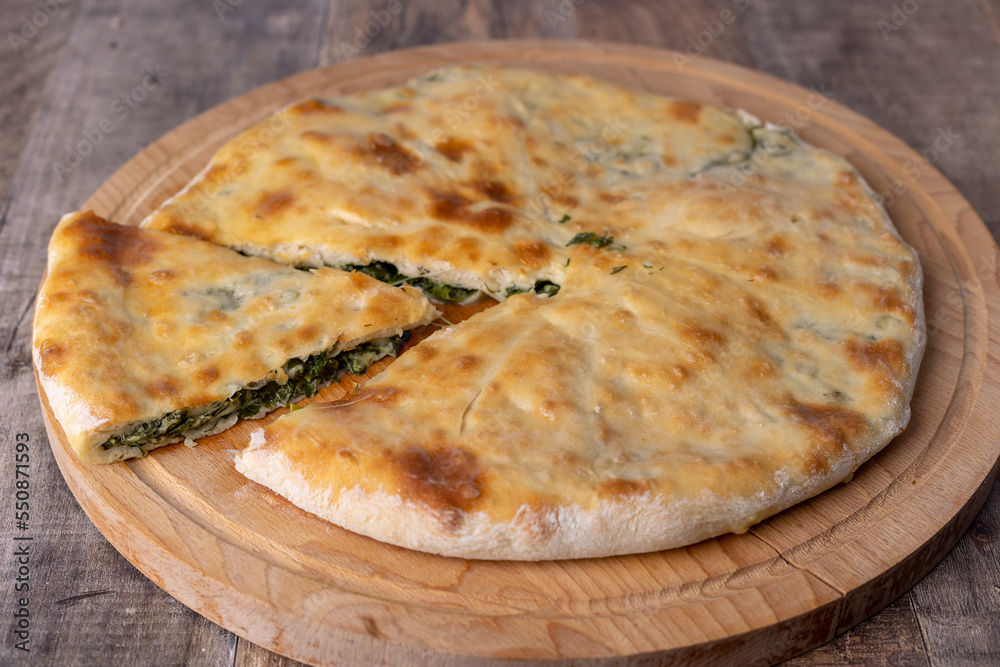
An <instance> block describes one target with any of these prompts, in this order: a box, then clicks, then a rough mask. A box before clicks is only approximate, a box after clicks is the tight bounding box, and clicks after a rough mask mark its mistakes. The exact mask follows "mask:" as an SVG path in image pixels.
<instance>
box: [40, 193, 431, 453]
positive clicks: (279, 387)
mask: <svg viewBox="0 0 1000 667" xmlns="http://www.w3.org/2000/svg"><path fill="white" fill-rule="evenodd" d="M436 316H437V311H436V310H435V309H434V307H433V306H431V305H430V304H429V303H428V301H427V300H426V299H425V298H424V297H423V296H422V295H421V294H420V292H419V291H417V290H416V289H413V288H411V287H408V286H404V288H402V289H400V288H397V287H393V286H390V285H386V284H384V283H381V282H379V281H377V280H374V279H372V278H370V277H368V276H365V275H363V274H360V273H345V272H342V271H335V270H332V269H319V270H315V271H302V270H298V269H294V268H291V267H288V266H283V265H280V264H276V263H274V262H271V261H269V260H265V259H259V258H252V257H245V256H243V255H240V254H239V253H236V252H233V251H232V250H228V249H226V248H222V247H219V246H216V245H213V244H210V243H206V242H204V241H201V240H199V239H196V238H192V237H189V236H181V235H176V234H168V233H165V232H160V231H155V230H144V229H140V228H136V227H128V226H123V225H118V224H114V223H111V222H108V221H106V220H104V219H102V218H100V217H98V216H97V215H95V214H94V213H92V212H87V213H74V214H70V215H67V216H65V217H64V218H63V219H62V220H61V221H60V223H59V225H58V226H57V228H56V230H55V232H54V233H53V236H52V240H51V242H50V245H49V257H48V273H47V275H46V277H45V280H44V282H43V284H42V286H41V289H40V292H39V297H38V304H37V307H36V311H35V321H34V340H33V354H34V360H35V365H36V367H37V370H38V376H39V380H40V383H41V386H42V387H43V389H44V391H45V393H46V395H47V396H48V398H49V401H50V405H51V406H52V409H53V411H54V413H55V416H56V418H57V419H58V420H59V423H60V424H61V425H62V427H63V430H64V431H65V432H66V436H67V438H68V440H69V442H70V444H71V445H72V446H73V448H74V450H75V451H76V452H77V453H78V454H79V455H80V456H81V457H82V458H85V459H90V460H94V461H99V462H111V461H118V460H121V459H126V458H131V457H134V456H143V455H145V453H146V452H147V451H149V450H150V449H153V448H156V447H160V446H162V445H165V444H169V443H171V442H177V441H179V440H184V439H188V440H194V439H197V438H199V437H202V436H205V435H209V434H211V433H216V432H219V431H221V430H224V429H225V428H228V427H229V426H231V425H232V424H233V423H234V422H235V421H236V420H237V419H238V418H241V417H242V418H256V417H259V416H262V415H263V414H264V413H266V412H267V411H269V410H271V409H273V408H275V407H278V406H280V405H285V404H287V403H288V402H289V401H291V400H294V399H298V398H299V397H301V396H311V395H313V394H314V393H315V392H316V389H317V388H318V387H319V386H321V385H322V384H325V383H327V382H330V381H331V380H333V379H335V378H336V377H337V376H338V375H339V374H342V373H343V372H344V371H346V370H349V371H351V372H355V373H359V372H362V371H363V370H364V369H365V368H366V367H367V366H368V365H369V364H370V363H372V362H374V361H375V360H377V359H379V358H381V357H383V356H386V355H388V354H396V353H398V351H399V349H400V345H401V337H402V336H403V334H404V332H405V331H407V330H409V329H411V328H413V327H416V326H419V325H422V324H426V323H428V322H430V321H431V320H432V319H434V318H435V317H436Z"/></svg>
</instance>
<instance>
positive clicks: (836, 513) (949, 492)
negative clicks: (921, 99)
mask: <svg viewBox="0 0 1000 667" xmlns="http://www.w3.org/2000/svg"><path fill="white" fill-rule="evenodd" d="M674 55H675V54H672V53H668V52H662V51H656V50H651V49H643V48H637V47H626V46H612V45H602V44H587V43H572V44H570V43H552V42H550V43H542V42H530V41H529V42H520V43H510V42H508V43H492V44H489V43H486V44H456V45H448V46H443V47H431V48H425V49H418V50H413V51H409V52H394V53H390V54H386V55H382V56H378V57H376V58H372V59H360V60H356V61H353V62H352V63H351V64H350V66H335V67H331V68H324V69H321V70H315V71H311V72H306V73H303V74H300V75H297V76H295V77H292V78H290V79H287V80H284V81H281V82H278V83H276V84H272V85H270V86H266V87H265V88H262V89H259V90H257V91H253V92H251V93H248V94H246V95H243V96H240V97H238V98H236V99H233V100H231V101H229V102H227V103H225V104H223V105H222V106H220V107H217V108H216V109H213V110H212V111H210V112H208V113H207V114H204V115H202V116H200V117H198V118H196V119H194V120H193V121H191V122H189V123H187V124H185V125H184V126H182V127H180V128H178V129H177V130H176V131H174V132H172V133H170V134H168V135H167V136H166V137H164V138H163V139H162V140H160V141H158V142H156V143H155V144H153V145H151V146H149V147H148V148H147V149H146V150H144V151H143V152H141V153H140V154H139V155H138V156H136V157H135V158H134V159H133V160H131V161H130V162H129V163H127V164H126V165H125V167H123V168H122V169H121V170H120V171H119V172H118V173H116V174H115V175H114V176H113V177H112V178H111V179H110V180H109V181H108V182H107V183H106V184H105V185H104V186H102V188H101V189H100V190H98V192H97V193H96V194H95V195H94V197H93V198H92V199H91V200H90V201H89V202H88V205H90V206H92V207H93V208H95V209H96V210H97V211H98V213H101V214H104V215H108V216H111V217H113V218H115V219H118V220H120V221H122V222H126V223H132V224H134V223H136V222H138V220H140V219H141V218H142V217H143V216H144V215H145V214H146V213H148V212H149V210H151V208H152V207H154V206H156V205H157V204H159V203H160V202H161V201H162V200H163V199H164V198H165V197H166V196H169V195H170V194H171V193H173V192H174V191H176V189H178V188H179V187H180V186H181V185H183V184H184V183H185V182H186V181H187V180H188V179H189V178H190V177H191V176H192V175H194V174H195V173H196V172H197V171H199V170H200V168H201V167H202V166H203V165H204V164H205V162H206V161H207V160H208V158H209V157H210V156H211V154H212V153H213V152H214V151H215V150H216V149H217V148H218V146H219V145H221V143H223V142H224V141H225V140H226V139H228V138H230V137H231V136H232V135H233V134H234V133H235V132H236V131H237V130H238V129H239V128H241V127H244V126H246V125H248V124H249V123H251V122H253V121H255V120H258V119H260V118H261V117H263V116H264V115H266V114H267V113H268V112H269V111H270V110H273V109H275V108H277V107H279V106H281V105H282V104H284V103H288V102H291V101H293V100H295V99H298V98H301V97H306V96H309V95H324V94H330V93H340V92H351V91H354V90H360V89H364V88H371V87H378V86H382V85H390V84H394V83H398V82H400V81H402V80H404V79H405V78H407V77H408V76H412V75H416V74H419V73H422V72H423V71H425V70H426V69H428V68H430V67H433V66H437V65H443V64H450V63H454V62H465V61H472V60H479V61H484V60H485V61H491V62H502V63H509V64H519V65H532V66H535V67H541V68H545V69H550V70H555V71H567V72H584V73H590V74H594V75H597V76H603V77H606V78H609V79H613V80H616V81H620V82H622V83H625V84H626V85H632V86H635V87H639V88H646V89H650V90H654V91H656V92H663V93H668V94H674V95H678V96H682V97H687V98H690V99H696V100H698V101H702V102H707V103H714V104H723V105H727V106H732V107H740V108H745V109H747V110H749V111H751V112H753V113H756V114H757V115H759V116H761V117H763V118H765V119H768V120H775V121H780V120H782V119H787V118H798V117H800V116H802V117H804V118H805V120H804V121H803V122H801V123H800V124H799V125H798V127H797V129H798V131H799V132H800V134H801V135H802V136H803V137H804V138H805V139H806V140H808V141H810V142H812V143H814V144H817V145H820V146H824V147H827V148H829V149H831V150H834V151H836V152H838V153H841V154H843V155H845V156H846V157H848V159H850V160H851V161H852V162H853V163H854V164H855V165H856V166H857V167H858V168H859V169H860V170H861V172H862V173H863V174H864V175H865V177H866V178H867V179H868V180H869V182H870V183H871V184H872V185H873V187H874V188H875V189H876V191H891V190H892V188H893V187H895V188H896V189H897V190H899V194H898V195H897V196H895V197H894V198H893V200H892V205H891V206H890V212H891V214H892V216H893V218H894V220H895V221H896V223H897V226H898V227H899V228H900V231H901V232H902V234H903V235H904V237H906V238H907V240H908V241H909V242H910V243H911V244H913V245H914V246H915V247H916V248H917V250H918V252H919V254H920V257H921V262H922V264H923V267H924V271H925V275H926V285H927V290H926V294H925V303H926V307H927V313H928V321H929V322H930V327H929V328H930V333H931V337H930V342H929V346H928V352H927V355H926V357H925V361H924V365H923V368H922V370H921V376H920V380H919V382H918V390H917V393H916V395H915V397H914V415H915V416H914V420H913V422H912V424H911V426H910V428H908V429H907V431H906V433H905V434H904V435H902V436H901V437H899V438H897V439H896V440H895V441H894V442H893V443H891V444H890V445H889V447H887V448H886V450H884V451H883V452H882V453H881V454H879V455H878V456H877V457H876V458H875V459H873V461H871V462H870V463H869V464H867V465H866V466H864V467H863V468H862V469H861V470H859V472H858V474H857V475H856V477H855V480H854V481H853V482H852V483H851V484H848V485H843V486H840V487H837V488H835V489H832V490H831V491H830V492H828V493H826V494H823V495H822V496H821V497H819V498H817V499H814V500H812V501H808V502H806V503H803V504H802V505H800V506H797V507H795V508H793V509H791V510H789V511H787V512H785V513H782V514H780V515H778V516H777V517H774V518H772V519H770V520H768V521H767V522H765V523H763V524H761V525H759V526H757V527H755V528H754V529H752V530H751V531H750V532H749V533H747V534H745V535H742V536H724V537H721V538H717V539H715V540H708V541H706V542H703V543H700V544H698V545H694V546H692V547H688V548H685V549H677V550H672V551H668V552H663V553H657V554H643V555H637V556H629V557H619V558H610V559H599V560H585V561H569V562H554V563H534V564H532V563H528V564H525V563H490V562H473V561H463V560H460V559H446V558H441V557H436V556H430V555H426V554H419V553H415V552H410V551H407V550H404V549H399V548H396V547H390V546H387V545H384V544H381V543H378V542H375V541H373V540H369V539H367V538H363V537H360V536H357V535H354V534H351V533H348V532H347V531H343V530H340V529H337V528H335V527H332V526H330V525H328V524H325V523H324V522H322V521H320V520H318V519H316V518H315V517H312V516H309V515H307V514H305V513H304V512H301V511H300V510H298V509H297V508H294V507H293V506H291V505H289V504H288V503H286V502H285V501H283V500H282V499H280V498H279V497H277V496H274V495H273V494H270V493H269V492H266V491H263V490H261V489H260V487H257V486H256V485H253V484H252V483H249V482H247V481H246V480H245V479H243V478H242V477H241V476H239V475H238V474H237V473H235V471H234V470H233V469H232V457H233V454H234V452H235V450H236V449H237V448H238V447H239V446H241V443H242V442H243V441H245V438H246V435H247V431H248V427H247V426H246V425H237V426H236V427H235V428H234V429H232V430H230V431H228V432H226V433H224V434H220V436H216V437H214V438H211V439H206V441H204V443H203V444H202V445H200V446H199V447H198V448H197V449H195V450H193V451H189V450H186V449H185V448H180V447H174V448H169V449H167V450H162V451H161V452H157V453H156V454H155V455H153V456H151V457H149V458H147V459H143V460H140V461H133V462H129V463H127V464H123V465H117V466H104V467H95V466H89V465H84V464H81V463H80V462H78V461H77V460H76V459H75V458H73V457H72V456H71V455H70V454H71V453H70V451H69V450H68V448H67V447H65V444H64V442H65V440H64V438H62V437H61V433H60V431H59V427H58V424H55V423H54V422H53V420H52V419H51V414H50V413H48V412H46V414H47V425H48V427H49V434H50V441H51V443H52V445H53V452H54V454H55V457H56V460H57V462H58V463H59V465H60V468H61V469H62V471H63V473H64V475H65V477H66V480H67V483H68V484H69V486H70V488H71V489H72V491H73V492H74V494H75V495H76V497H77V499H78V500H79V501H80V503H81V505H82V506H83V507H84V509H85V510H86V511H87V512H88V514H89V515H90V517H91V518H92V519H93V520H94V522H95V524H96V525H97V526H98V527H99V528H100V529H101V530H102V532H103V533H104V534H105V535H106V536H107V537H108V539H109V540H110V541H111V543H112V544H114V545H115V546H116V548H118V549H119V550H120V551H121V552H122V553H123V554H124V555H125V556H126V557H127V558H128V559H129V560H131V561H132V562H133V563H135V564H136V566H137V567H139V569H141V570H142V571H143V572H144V573H145V574H146V575H147V576H149V577H150V578H151V579H153V581H155V582H156V583H158V584H159V585H161V586H163V587H164V588H165V589H166V590H167V591H168V592H170V593H171V594H172V595H174V596H175V597H177V598H178V599H179V600H181V601H183V602H184V603H185V604H187V605H189V606H191V607H192V608H194V609H196V610H197V611H199V613H201V614H203V615H205V616H207V617H208V618H210V619H211V620H213V621H216V622H218V623H220V624H221V625H223V626H225V627H227V628H229V629H231V630H233V631H234V632H236V633H237V634H240V635H241V636H244V637H247V638H249V639H251V640H252V641H254V642H256V643H259V644H261V645H264V646H266V647H268V648H271V649H273V650H276V651H278V652H280V653H283V654H286V655H289V656H291V657H293V658H296V659H300V660H305V661H308V662H315V663H320V662H337V661H344V662H347V663H349V664H358V663H360V662H375V661H382V660H388V661H389V662H393V663H396V662H412V661H415V660H421V661H427V662H430V663H432V664H442V665H443V664H459V663H461V662H463V661H464V660H465V659H466V658H471V657H473V656H475V657H482V658H490V659H492V660H493V661H504V660H509V659H526V658H535V659H539V658H542V659H544V658H550V659H555V658H578V659H584V660H588V661H589V662H591V663H593V664H601V663H605V664H641V663H642V662H643V661H645V660H650V659H655V660H656V661H657V662H660V661H683V662H685V663H706V664H707V663H710V662H713V661H715V660H718V659H720V658H724V659H727V660H730V661H733V662H740V663H767V662H773V661H776V660H780V659H783V658H787V657H790V656H793V655H796V654H797V653H800V652H802V651H804V650H807V649H809V648H811V647H813V646H815V645H817V644H820V643H822V642H824V641H826V640H828V639H830V638H831V637H833V636H834V635H835V634H836V633H838V632H842V631H844V630H846V629H847V628H849V627H851V626H853V625H854V624H856V623H858V622H860V621H862V620H864V619H865V618H867V617H868V616H870V615H871V614H872V613H874V612H875V611H877V610H879V609H881V608H882V607H884V606H885V605H886V604H887V603H888V602H890V601H891V600H892V599H894V598H895V597H897V596H898V595H899V594H900V593H901V592H903V591H904V590H906V589H907V588H908V587H909V586H910V585H912V584H913V583H914V582H915V581H916V579H917V578H919V577H920V576H921V575H922V574H923V573H924V572H926V571H927V570H928V569H929V568H930V567H931V566H932V565H933V564H934V563H935V562H937V560H938V559H939V558H940V557H941V556H942V555H943V554H944V553H945V552H946V551H947V550H948V549H949V548H950V547H951V545H952V544H954V542H955V541H956V540H957V539H958V537H959V536H960V534H961V532H962V531H963V530H964V529H965V528H966V526H967V525H968V523H969V522H970V521H971V520H972V517H973V516H974V514H975V512H976V510H977V509H978V507H979V506H980V505H981V504H982V502H983V501H984V500H985V495H986V493H987V492H988V490H989V488H990V486H991V484H992V481H993V478H994V476H995V474H996V470H995V464H996V461H997V456H998V451H997V446H996V441H997V434H998V432H1000V423H998V420H997V418H996V417H995V416H994V415H993V414H991V412H990V410H989V406H990V405H991V404H992V403H995V401H996V400H997V398H1000V380H998V371H997V359H996V356H995V352H992V351H991V350H996V349H997V348H996V343H997V342H998V341H997V338H998V333H997V327H996V324H995V322H994V321H992V320H991V319H990V317H991V315H992V316H993V319H994V320H995V317H996V313H997V308H998V306H1000V304H998V298H1000V297H998V289H997V282H996V269H995V267H996V246H995V244H994V243H993V242H992V239H991V238H990V236H989V234H988V232H987V231H986V229H985V227H984V226H983V224H982V222H981V221H979V219H978V218H977V216H976V215H975V213H974V212H973V211H972V210H971V208H970V207H969V206H968V204H967V203H966V202H965V200H964V199H963V198H962V197H961V196H960V195H958V193H957V192H956V191H955V190H954V188H953V187H952V186H951V185H950V184H949V183H948V182H947V181H945V180H944V179H943V178H942V177H941V176H940V174H938V173H937V172H936V171H935V170H934V169H932V168H929V169H926V170H923V171H922V172H921V173H919V174H916V175H914V174H913V172H912V170H911V171H907V170H905V169H904V165H906V163H907V161H908V160H912V159H913V158H914V153H913V151H912V150H911V149H909V148H907V147H906V146H905V145H904V144H902V142H899V141H898V140H896V139H894V138H893V137H892V136H891V135H889V134H888V133H886V132H885V131H883V130H881V129H879V128H878V127H877V126H875V125H874V124H872V123H871V122H869V121H866V120H865V119H863V118H862V117H860V116H858V115H857V114H855V113H853V112H851V111H849V110H848V109H846V108H844V107H841V106H840V105H838V104H836V103H834V102H832V101H830V100H828V99H826V98H825V97H821V98H817V97H816V96H815V93H814V92H810V91H808V90H804V89H801V88H798V87H795V86H792V85H790V84H787V83H784V82H781V81H777V80H774V79H771V78H769V77H766V76H764V75H762V74H759V73H754V72H750V71H747V70H743V69H741V68H738V67H735V66H732V65H726V64H723V63H720V62H717V61H712V60H709V59H706V58H701V59H698V60H697V61H696V62H693V63H686V62H684V61H678V60H677V59H676V58H675V57H674ZM679 62H684V67H683V72H681V71H679V67H678V63H679ZM796 114H798V115H796ZM983 267H987V268H983ZM989 267H992V271H990V270H987V269H989ZM331 391H336V389H334V390H331ZM42 400H43V405H44V400H45V399H44V396H43V397H42ZM192 462H194V463H196V464H197V465H192ZM622 660H624V661H625V662H622Z"/></svg>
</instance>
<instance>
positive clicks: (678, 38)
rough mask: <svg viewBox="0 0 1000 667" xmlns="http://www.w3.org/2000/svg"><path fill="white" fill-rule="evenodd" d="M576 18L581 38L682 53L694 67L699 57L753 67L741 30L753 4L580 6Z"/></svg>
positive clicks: (744, 0) (745, 0)
mask: <svg viewBox="0 0 1000 667" xmlns="http://www.w3.org/2000/svg"><path fill="white" fill-rule="evenodd" d="M576 4H578V5H579V6H577V7H576V9H575V11H574V13H573V17H574V19H575V20H576V22H577V26H576V35H577V37H579V38H580V39H592V40H600V41H615V42H628V43H630V44H645V45H648V46H659V47H664V48H668V49H673V50H675V51H679V52H680V53H681V54H682V55H683V56H684V57H685V58H686V59H690V60H685V62H693V61H694V60H696V59H697V58H699V57H701V56H707V57H710V58H716V59H718V60H728V61H730V62H735V63H739V64H741V65H749V64H751V60H750V56H749V53H748V51H747V46H746V40H745V38H744V35H743V31H742V29H741V27H740V26H741V25H742V23H743V21H744V15H745V14H746V13H747V12H748V11H750V10H751V7H752V5H751V3H750V0H710V1H709V2H698V1H697V0H684V1H683V2H677V3H665V2H657V1H656V0H643V1H642V2H629V3H627V4H624V5H623V4H621V3H616V2H609V1H607V0H602V1H599V2H598V1H593V0H587V1H586V2H577V3H576Z"/></svg>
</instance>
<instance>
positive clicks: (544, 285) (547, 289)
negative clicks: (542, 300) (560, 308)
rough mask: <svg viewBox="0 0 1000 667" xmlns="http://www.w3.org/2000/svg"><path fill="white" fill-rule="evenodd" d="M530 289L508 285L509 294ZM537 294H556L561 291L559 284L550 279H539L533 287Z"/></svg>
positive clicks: (512, 294)
mask: <svg viewBox="0 0 1000 667" xmlns="http://www.w3.org/2000/svg"><path fill="white" fill-rule="evenodd" d="M527 291H528V290H526V289H522V288H520V287H508V288H507V296H514V295H515V294H522V293H524V292H527ZM533 291H534V292H535V294H545V295H546V296H555V295H556V294H558V293H559V285H556V284H555V283H553V282H550V281H548V280H539V281H538V282H536V283H535V287H534V288H533Z"/></svg>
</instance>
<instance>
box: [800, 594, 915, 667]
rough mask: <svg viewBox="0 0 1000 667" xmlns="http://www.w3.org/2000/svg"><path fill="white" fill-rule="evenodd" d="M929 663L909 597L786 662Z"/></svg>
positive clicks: (810, 663)
mask: <svg viewBox="0 0 1000 667" xmlns="http://www.w3.org/2000/svg"><path fill="white" fill-rule="evenodd" d="M929 664H930V662H929V661H928V659H927V656H926V654H925V652H924V646H923V643H922V642H921V641H920V628H919V627H918V624H917V617H916V614H915V613H914V611H913V606H912V603H911V602H910V597H909V595H904V596H903V597H901V598H899V599H898V600H897V601H896V602H894V603H893V604H891V605H889V606H888V607H886V608H885V609H884V610H883V611H882V612H881V613H879V614H878V615H877V616H875V617H873V618H871V619H869V620H868V621H865V622H864V623H861V624H860V625H858V626H856V627H855V628H854V629H852V630H851V631H850V632H846V633H844V634H842V635H840V636H839V637H837V638H836V639H834V640H833V641H830V642H828V643H826V644H823V645H822V646H819V647H817V648H815V649H813V650H812V651H810V652H809V653H807V654H805V655H802V656H799V657H797V658H793V659H792V660H788V661H786V662H784V663H782V665H785V666H786V667H805V666H806V665H817V666H818V665H824V666H827V665H829V666H833V665H872V666H875V665H884V666H885V667H892V666H893V665H908V666H909V667H918V666H919V665H929Z"/></svg>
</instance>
